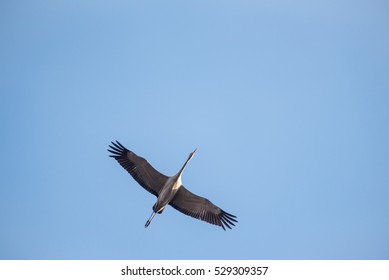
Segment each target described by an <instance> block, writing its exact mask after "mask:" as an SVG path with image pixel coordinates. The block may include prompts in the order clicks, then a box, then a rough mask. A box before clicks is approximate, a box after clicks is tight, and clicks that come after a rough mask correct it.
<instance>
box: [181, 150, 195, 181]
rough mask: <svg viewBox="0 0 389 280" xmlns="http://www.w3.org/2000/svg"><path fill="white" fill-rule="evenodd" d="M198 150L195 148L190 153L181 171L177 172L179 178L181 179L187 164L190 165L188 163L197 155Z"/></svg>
mask: <svg viewBox="0 0 389 280" xmlns="http://www.w3.org/2000/svg"><path fill="white" fill-rule="evenodd" d="M196 151H197V148H196V150H194V151H193V152H192V153H190V155H189V157H188V159H187V160H186V161H185V163H184V165H183V166H182V168H181V169H180V171H179V172H178V173H177V175H176V176H177V178H179V179H181V176H182V173H184V170H185V168H186V166H187V165H188V163H189V162H190V160H191V159H192V158H193V156H194V155H195V153H196Z"/></svg>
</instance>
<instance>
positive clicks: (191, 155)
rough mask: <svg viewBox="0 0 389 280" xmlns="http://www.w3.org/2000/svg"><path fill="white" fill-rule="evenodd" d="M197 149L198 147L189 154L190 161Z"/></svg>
mask: <svg viewBox="0 0 389 280" xmlns="http://www.w3.org/2000/svg"><path fill="white" fill-rule="evenodd" d="M196 151H197V148H196V149H195V150H194V151H193V152H191V153H190V154H189V157H188V161H190V160H191V159H192V158H193V157H194V155H195V153H196Z"/></svg>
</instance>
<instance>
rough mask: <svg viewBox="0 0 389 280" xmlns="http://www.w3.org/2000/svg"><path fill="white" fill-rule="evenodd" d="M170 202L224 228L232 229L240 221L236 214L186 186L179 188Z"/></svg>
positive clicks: (179, 208) (187, 212) (190, 214)
mask: <svg viewBox="0 0 389 280" xmlns="http://www.w3.org/2000/svg"><path fill="white" fill-rule="evenodd" d="M169 204H170V205H171V206H173V207H174V208H175V209H177V210H178V211H180V212H182V213H184V214H186V215H189V216H191V217H193V218H196V219H200V220H202V221H206V222H208V223H211V224H214V225H217V226H221V227H222V228H223V229H224V230H226V228H225V227H228V228H229V229H231V226H235V224H234V223H237V222H238V221H237V220H236V216H234V215H232V214H229V213H227V212H225V211H223V210H222V209H220V208H219V207H217V206H216V205H215V204H213V203H212V202H210V201H209V200H208V199H206V198H204V197H201V196H198V195H195V194H194V193H191V192H190V191H188V190H187V189H186V188H185V187H184V186H181V187H180V188H179V190H178V192H177V193H176V195H175V196H174V198H173V199H172V201H170V203H169Z"/></svg>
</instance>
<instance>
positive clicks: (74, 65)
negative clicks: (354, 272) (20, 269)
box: [0, 0, 389, 259]
mask: <svg viewBox="0 0 389 280" xmlns="http://www.w3.org/2000/svg"><path fill="white" fill-rule="evenodd" d="M0 40H1V44H0V61H1V63H0V91H1V95H0V107H1V108H0V109H1V110H0V121H1V129H2V135H1V138H0V144H1V145H0V149H1V161H0V164H1V166H0V168H1V176H0V224H1V230H0V259H389V238H388V236H389V219H388V214H389V145H388V143H389V5H388V3H387V1H378V0H369V1H351V0H350V1H347V0H336V1H335V0H334V1H248V0H242V1H232V0H226V1H214V0H201V1H123V0H122V1H116V0H115V1H2V3H1V4H0ZM111 140H119V141H120V142H121V143H122V144H123V145H125V146H126V147H127V148H129V149H131V150H133V151H135V152H136V153H137V154H139V155H141V156H143V157H145V158H147V159H148V161H149V162H150V163H152V164H153V165H154V167H156V168H157V169H158V170H160V171H161V172H163V173H165V174H167V175H173V174H175V173H176V172H177V171H178V170H179V168H180V167H181V165H182V164H183V162H184V161H185V160H186V158H187V156H188V154H189V153H190V152H191V151H193V149H194V148H196V147H198V152H197V154H196V156H195V157H194V159H193V160H192V161H191V162H190V164H189V166H188V168H187V169H186V172H185V174H184V177H183V182H184V184H185V186H186V187H187V188H189V189H190V190H191V191H193V192H195V193H197V194H199V195H202V196H206V197H207V198H209V199H210V200H211V201H213V202H214V203H215V204H217V205H219V206H220V207H222V208H223V209H224V210H226V211H228V212H230V213H232V214H235V215H236V216H238V219H239V224H238V225H237V226H236V227H235V228H234V229H233V230H231V231H227V232H224V231H223V230H222V229H221V228H219V227H215V226H212V225H209V224H206V223H203V222H201V221H198V220H195V219H193V218H190V217H187V216H185V215H182V214H181V213H179V212H177V211H176V210H174V209H173V208H171V207H169V208H167V209H166V210H165V211H164V213H163V214H162V215H158V216H157V217H156V219H155V220H154V221H153V224H152V225H151V226H150V227H149V228H147V229H145V228H144V227H143V226H144V223H145V222H146V220H147V218H148V217H149V215H150V213H151V207H152V205H153V204H154V202H155V200H156V198H155V197H154V196H152V195H151V194H149V193H148V192H146V191H144V190H143V189H142V188H141V187H140V186H139V185H138V184H137V183H136V182H135V181H134V180H133V179H132V178H131V177H130V175H128V174H127V173H126V172H125V171H124V170H123V169H122V168H121V167H120V166H119V165H118V164H117V163H116V161H114V160H113V159H111V158H109V157H108V152H107V150H106V149H107V147H108V144H109V143H110V141H111Z"/></svg>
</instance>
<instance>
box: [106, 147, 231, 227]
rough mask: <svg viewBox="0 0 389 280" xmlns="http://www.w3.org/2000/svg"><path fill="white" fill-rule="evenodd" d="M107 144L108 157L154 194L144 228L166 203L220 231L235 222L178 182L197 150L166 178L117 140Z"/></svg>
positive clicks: (227, 214) (229, 215) (160, 211)
mask: <svg viewBox="0 0 389 280" xmlns="http://www.w3.org/2000/svg"><path fill="white" fill-rule="evenodd" d="M111 143H112V145H109V148H110V149H108V151H109V152H110V153H111V154H110V155H109V156H110V157H113V158H114V159H116V160H117V161H118V163H119V164H120V165H121V166H122V167H123V168H124V169H125V170H127V172H128V173H130V174H131V176H132V177H133V178H134V179H135V181H137V182H138V183H139V185H141V186H142V187H143V188H145V189H146V190H147V191H149V192H150V193H152V194H153V195H155V196H156V197H157V202H156V203H155V204H154V206H153V212H152V213H151V216H150V218H149V219H148V220H147V222H146V224H145V227H148V226H149V225H150V223H151V221H152V220H153V218H154V216H155V215H156V214H161V213H162V212H163V210H164V209H165V207H166V205H168V204H169V205H171V206H173V208H175V209H177V210H178V211H180V212H182V213H184V214H185V215H188V216H191V217H193V218H196V219H200V220H202V221H205V222H208V223H210V224H214V225H217V226H221V227H222V228H223V229H224V230H226V227H227V228H229V229H231V226H235V224H234V223H237V222H238V221H237V220H236V216H234V215H232V214H229V213H227V212H225V211H224V210H222V209H221V208H219V207H218V206H216V205H215V204H213V203H212V202H211V201H209V200H208V199H206V198H204V197H201V196H198V195H195V194H194V193H192V192H190V191H188V190H187V189H186V188H185V187H184V186H183V185H182V182H181V176H182V173H183V172H184V170H185V168H186V166H187V164H188V163H189V161H190V160H191V159H192V158H193V156H194V155H195V153H196V150H197V149H196V150H194V151H193V152H192V153H190V154H189V157H188V159H187V160H186V162H185V163H184V165H183V166H182V168H181V169H180V171H179V172H178V173H177V174H176V175H174V176H170V177H169V176H166V175H163V174H161V173H160V172H158V171H157V170H156V169H154V167H152V166H151V164H150V163H148V161H147V160H145V159H144V158H142V157H140V156H138V155H136V154H135V153H134V152H132V151H130V150H128V149H126V148H125V147H124V146H123V145H122V144H120V143H119V142H118V141H116V142H111Z"/></svg>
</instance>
